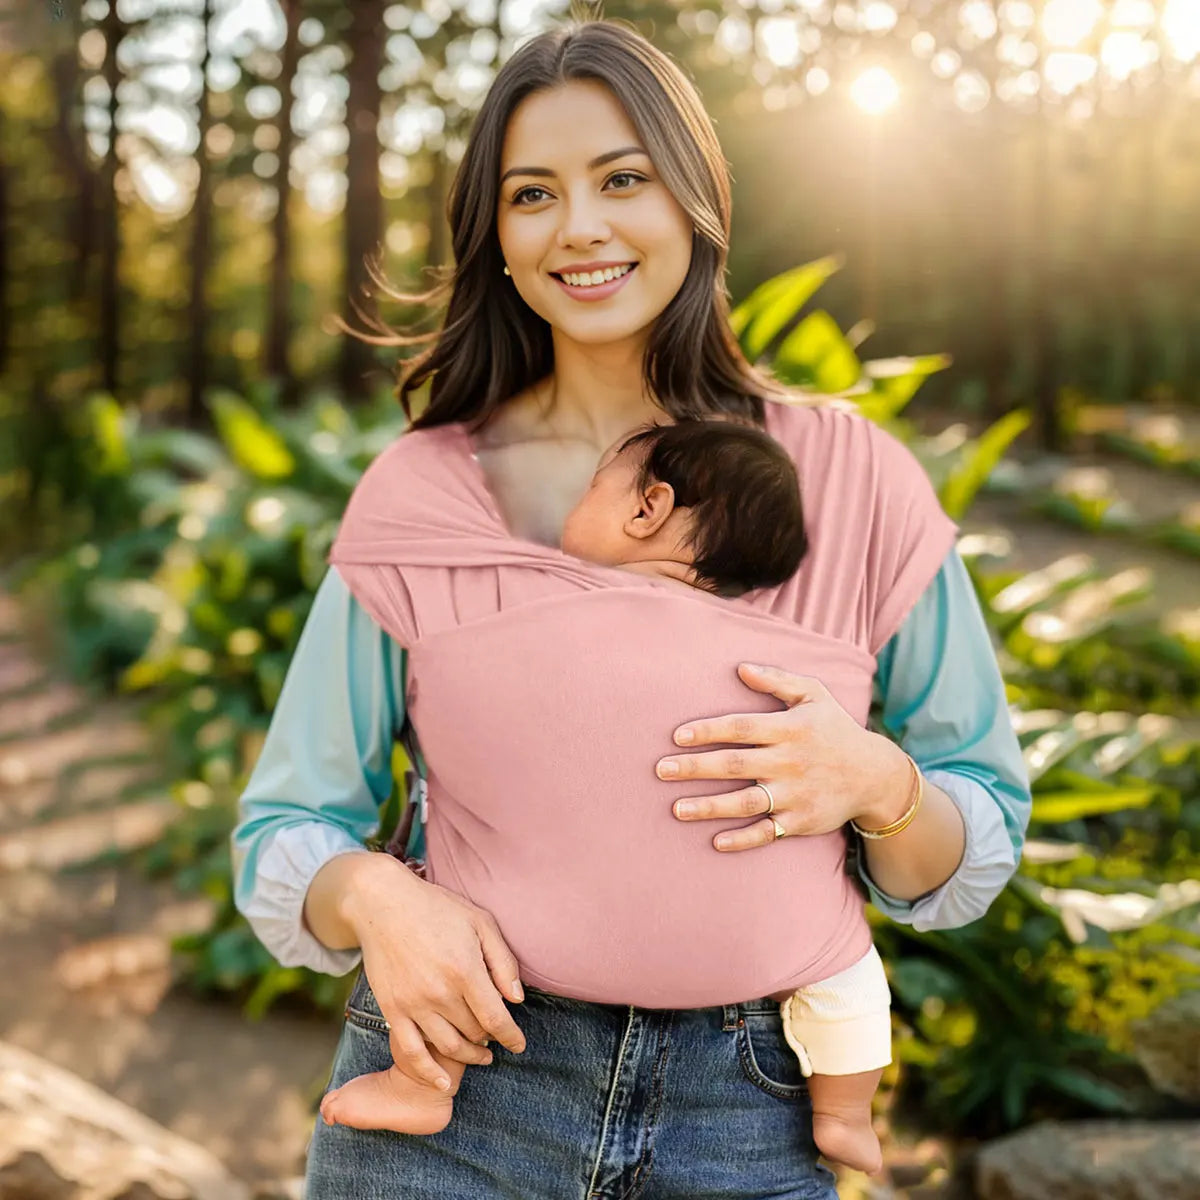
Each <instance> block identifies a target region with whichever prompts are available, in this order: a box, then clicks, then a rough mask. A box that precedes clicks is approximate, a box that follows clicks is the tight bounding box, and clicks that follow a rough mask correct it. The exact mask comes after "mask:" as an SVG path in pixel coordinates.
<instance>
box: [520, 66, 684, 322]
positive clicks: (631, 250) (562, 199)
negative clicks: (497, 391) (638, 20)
mask: <svg viewBox="0 0 1200 1200" xmlns="http://www.w3.org/2000/svg"><path fill="white" fill-rule="evenodd" d="M500 176H501V179H500V197H499V208H498V212H497V217H496V228H497V234H498V235H499V238H500V249H501V251H502V253H503V255H504V261H505V262H506V264H507V265H508V268H509V270H510V271H511V272H512V280H511V284H510V282H509V280H508V279H505V280H504V281H503V286H505V287H508V286H514V287H516V289H517V291H518V292H519V293H520V295H521V298H522V299H523V300H524V301H525V303H526V304H528V305H529V307H530V308H531V309H533V311H534V312H536V313H537V314H538V316H540V317H541V318H542V319H543V320H545V321H547V322H548V323H549V324H550V325H551V326H552V327H553V328H554V330H555V331H556V333H561V334H563V335H565V336H567V337H569V338H571V339H572V340H574V341H577V342H580V343H583V344H591V345H597V344H605V343H609V342H616V341H620V340H624V339H627V338H631V337H635V336H637V335H639V334H644V333H645V332H648V329H649V327H650V326H651V325H652V324H653V322H654V320H655V319H656V318H657V317H658V315H659V314H660V313H661V312H662V311H663V309H664V308H666V306H667V304H668V303H670V301H671V299H672V298H673V297H674V296H675V294H676V292H678V291H679V288H680V286H681V285H682V283H683V280H684V278H685V276H686V275H687V271H688V266H689V264H690V262H691V257H692V222H691V218H690V217H689V216H688V214H687V212H686V210H685V209H684V208H683V207H682V205H680V203H679V202H678V201H677V200H676V199H675V197H674V196H673V195H672V194H671V193H670V192H669V191H668V190H667V186H666V184H665V183H663V181H662V179H661V178H660V177H659V175H658V172H657V171H656V170H655V167H654V164H653V163H652V162H651V161H650V156H649V154H647V152H646V149H645V147H643V146H641V145H640V139H639V137H638V135H637V133H636V132H635V130H634V128H633V125H632V123H631V122H630V120H629V117H628V116H627V115H626V113H625V110H624V109H623V108H622V107H621V105H620V103H619V102H618V101H617V99H616V97H615V96H614V95H613V94H612V92H611V91H609V89H608V88H607V87H605V86H604V85H603V84H601V83H597V82H593V81H590V80H577V81H573V82H571V83H567V84H563V85H562V86H561V87H556V88H553V89H551V90H549V91H544V92H537V93H535V94H533V95H531V96H528V97H526V99H525V100H524V101H522V103H521V104H520V105H518V106H517V108H516V109H515V110H514V112H513V114H512V117H511V118H510V120H509V123H508V128H507V130H506V131H505V136H504V147H503V151H502V154H501V161H500ZM630 265H633V269H632V270H629V271H627V273H626V274H625V275H624V277H623V278H614V279H612V281H611V282H604V283H601V284H598V285H593V286H591V287H589V286H587V282H590V280H592V279H595V278H597V276H595V275H594V274H593V273H592V272H593V271H596V270H599V271H604V272H605V275H606V276H611V275H613V269H615V270H616V273H617V274H618V275H619V274H620V273H621V272H622V271H626V270H627V268H628V267H629V266H630ZM564 274H566V275H567V276H568V277H569V278H567V279H564V278H563V275H564ZM579 275H585V276H586V279H580V278H579ZM497 286H500V283H499V281H498V284H497Z"/></svg>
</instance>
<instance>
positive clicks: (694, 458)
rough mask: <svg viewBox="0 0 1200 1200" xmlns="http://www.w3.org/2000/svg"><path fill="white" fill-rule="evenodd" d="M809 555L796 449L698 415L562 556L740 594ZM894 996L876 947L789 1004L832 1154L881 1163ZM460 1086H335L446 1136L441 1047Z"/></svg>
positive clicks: (347, 1115) (620, 483)
mask: <svg viewBox="0 0 1200 1200" xmlns="http://www.w3.org/2000/svg"><path fill="white" fill-rule="evenodd" d="M806 549H807V540H806V536H805V532H804V519H803V510H802V507H801V502H800V487H799V481H798V480H797V478H796V471H795V467H794V466H793V464H792V460H791V458H790V457H789V456H788V454H787V452H786V451H785V450H784V449H783V447H782V446H780V445H779V443H778V442H776V441H775V439H774V438H772V437H771V436H770V435H768V434H766V433H764V432H763V431H761V430H759V429H757V428H755V427H752V426H748V425H741V424H737V423H733V422H729V421H718V420H687V421H682V422H678V423H676V424H674V425H651V426H648V427H646V428H644V429H641V430H639V431H637V432H635V433H633V434H631V435H626V436H624V437H622V438H620V439H618V441H617V442H615V443H614V444H613V445H612V446H610V447H609V448H608V449H607V450H606V451H605V452H604V454H603V455H602V456H601V458H600V461H599V464H598V465H597V468H596V473H595V475H594V476H593V477H592V481H591V484H590V485H589V487H588V490H587V492H586V493H585V494H584V496H583V498H582V499H581V500H580V501H579V503H578V504H577V505H576V506H575V507H574V508H573V509H572V510H571V512H570V513H569V514H568V516H567V519H566V523H565V525H564V527H563V533H562V551H563V553H564V554H570V555H573V556H574V557H576V558H580V559H586V560H588V561H591V562H596V563H602V564H604V565H607V566H614V567H621V568H623V569H626V570H630V571H640V572H643V573H646V574H652V575H656V576H659V577H662V578H665V579H672V580H677V581H678V582H679V586H680V587H691V588H702V589H704V590H706V591H709V592H712V593H713V594H715V595H719V596H726V597H732V596H738V595H741V594H742V593H743V592H747V591H750V590H752V589H754V588H761V587H772V586H775V585H777V584H780V583H783V582H784V581H786V580H787V579H789V578H790V577H791V576H792V574H793V573H794V572H795V570H796V568H797V567H798V566H799V564H800V561H801V559H802V558H803V557H804V553H805V551H806ZM890 1003H891V997H890V994H889V992H888V985H887V978H886V976H885V974H884V970H883V963H882V961H881V960H880V958H879V954H878V952H877V951H876V950H875V948H874V947H872V948H871V949H870V950H869V951H868V952H867V954H866V955H864V956H863V958H861V959H860V960H859V961H858V962H856V963H854V964H853V965H852V966H850V967H849V968H847V969H846V970H844V971H842V972H840V973H838V974H837V975H834V976H832V977H831V978H829V979H824V980H821V981H819V982H817V983H813V984H810V985H807V986H805V987H802V988H800V989H798V990H797V991H796V992H794V993H793V994H792V995H791V996H789V997H788V998H787V999H786V1000H785V1001H784V1002H783V1004H782V1006H781V1008H782V1015H783V1026H784V1034H785V1036H786V1038H787V1040H788V1044H789V1045H790V1046H791V1047H792V1048H793V1050H795V1051H796V1054H797V1056H798V1058H799V1060H800V1068H801V1071H802V1072H803V1074H804V1075H805V1076H807V1077H808V1086H809V1095H810V1097H811V1100H812V1107H813V1135H814V1137H815V1139H816V1143H817V1146H818V1147H819V1148H820V1150H821V1152H822V1153H823V1154H824V1155H825V1156H826V1158H829V1159H832V1160H834V1161H837V1162H841V1163H844V1164H846V1165H847V1166H851V1167H855V1168H857V1169H859V1170H863V1171H867V1172H874V1171H878V1170H879V1169H880V1168H881V1167H882V1162H883V1160H882V1153H881V1150H880V1146H879V1139H878V1138H877V1137H876V1136H875V1132H874V1130H873V1129H872V1127H871V1099H872V1097H873V1096H874V1094H875V1089H876V1088H877V1087H878V1085H879V1080H880V1077H881V1075H882V1073H883V1071H882V1068H883V1067H884V1066H886V1065H887V1064H888V1063H889V1062H891V1022H890V1017H889V1007H890ZM430 1053H431V1054H432V1056H433V1058H434V1059H435V1061H436V1062H437V1063H438V1065H439V1066H440V1067H441V1068H442V1069H443V1070H444V1071H445V1072H446V1074H447V1075H448V1076H449V1077H450V1080H451V1087H450V1090H449V1091H447V1092H442V1091H439V1090H438V1089H437V1088H436V1087H434V1086H433V1085H431V1084H428V1083H425V1082H424V1081H418V1080H415V1079H412V1078H410V1077H409V1076H408V1075H406V1074H405V1073H404V1071H403V1070H402V1069H401V1068H400V1067H398V1066H396V1065H393V1066H392V1067H391V1068H389V1069H388V1070H386V1071H379V1072H376V1073H374V1074H370V1075H362V1076H360V1077H359V1078H357V1079H352V1080H351V1081H350V1082H349V1083H346V1084H344V1085H343V1086H342V1087H340V1088H337V1089H335V1090H334V1091H331V1092H329V1093H328V1094H327V1095H326V1096H325V1098H324V1099H323V1100H322V1102H321V1115H322V1117H323V1118H324V1119H325V1121H326V1122H327V1123H328V1124H330V1125H336V1124H342V1125H350V1126H353V1127H355V1128H358V1129H391V1130H395V1131H397V1132H400V1133H425V1134H428V1133H437V1132H438V1131H439V1130H442V1129H444V1128H445V1127H446V1125H447V1124H448V1123H449V1121H450V1116H451V1111H452V1108H453V1100H452V1098H451V1097H452V1096H453V1095H454V1094H455V1093H456V1092H457V1090H458V1087H459V1082H460V1081H461V1079H462V1076H463V1072H464V1070H465V1065H464V1064H463V1063H459V1062H455V1061H454V1060H453V1059H449V1058H446V1057H445V1056H444V1055H442V1054H440V1053H439V1052H438V1051H437V1050H435V1049H434V1048H433V1047H430Z"/></svg>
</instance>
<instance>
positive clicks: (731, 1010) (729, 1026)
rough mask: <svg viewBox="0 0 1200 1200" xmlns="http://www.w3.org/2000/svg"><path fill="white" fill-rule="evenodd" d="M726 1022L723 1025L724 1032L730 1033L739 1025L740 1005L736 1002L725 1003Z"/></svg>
mask: <svg viewBox="0 0 1200 1200" xmlns="http://www.w3.org/2000/svg"><path fill="white" fill-rule="evenodd" d="M721 1007H722V1008H723V1009H724V1014H723V1015H724V1018H725V1023H724V1024H723V1025H722V1026H721V1030H722V1032H723V1033H729V1032H730V1031H731V1030H733V1029H736V1028H737V1027H738V1006H737V1005H736V1004H723V1005H722V1006H721Z"/></svg>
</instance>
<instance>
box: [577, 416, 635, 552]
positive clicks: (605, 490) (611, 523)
mask: <svg viewBox="0 0 1200 1200" xmlns="http://www.w3.org/2000/svg"><path fill="white" fill-rule="evenodd" d="M625 436H628V435H625ZM624 440H625V437H620V438H618V439H617V440H616V441H615V442H613V444H612V445H611V446H609V447H608V449H607V450H605V451H604V453H603V454H602V455H601V456H600V461H599V462H598V463H597V464H596V473H595V474H594V475H593V476H592V482H591V483H590V484H589V486H588V490H587V491H586V492H584V494H583V497H582V499H580V501H579V503H578V504H576V505H575V507H574V508H573V509H571V511H570V512H569V513H568V514H567V520H566V523H565V524H564V525H563V532H562V551H563V553H564V554H571V555H574V556H575V557H576V558H582V559H586V560H587V561H589V562H595V563H603V564H605V565H608V566H614V565H618V564H620V563H623V562H625V561H626V558H627V557H628V556H629V554H630V551H631V550H634V549H636V542H635V540H634V539H631V538H630V537H629V536H628V535H627V534H626V533H625V532H624V525H625V522H626V521H628V520H630V519H631V518H633V517H636V516H637V514H638V512H639V511H640V509H641V504H640V498H639V496H638V494H637V489H636V487H635V483H636V480H637V474H638V467H639V462H638V453H637V451H636V449H631V450H629V451H627V452H626V453H625V454H617V448H618V447H619V446H620V445H621V443H622V442H623V441H624Z"/></svg>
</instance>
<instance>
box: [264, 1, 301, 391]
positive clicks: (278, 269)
mask: <svg viewBox="0 0 1200 1200" xmlns="http://www.w3.org/2000/svg"><path fill="white" fill-rule="evenodd" d="M283 14H284V19H285V21H286V22H287V34H286V37H285V38H284V43H283V52H282V58H281V67H280V73H279V99H280V103H279V117H278V121H277V125H276V128H277V129H278V131H279V143H278V145H277V146H276V148H275V152H276V157H277V158H278V159H279V168H278V170H277V172H276V175H275V197H276V203H275V216H274V218H273V220H272V234H273V238H274V242H275V252H274V257H273V258H272V260H271V283H270V302H269V309H268V317H267V322H268V324H267V345H266V357H265V360H264V364H263V365H264V367H265V369H266V372H267V375H268V376H270V377H272V378H274V379H276V380H278V381H279V385H280V390H281V395H282V397H283V400H284V401H285V403H290V402H291V401H292V400H293V399H294V398H295V380H294V379H293V378H292V371H291V366H290V363H289V361H288V341H289V339H290V336H291V329H292V322H291V285H292V272H291V254H292V225H291V219H290V213H289V211H288V202H289V200H290V199H291V194H292V193H291V187H290V185H289V183H288V174H289V170H290V168H291V162H292V145H293V142H294V140H295V139H294V135H293V133H292V100H293V97H292V81H293V80H294V79H295V76H296V64H297V63H298V62H299V59H300V37H299V31H300V0H283Z"/></svg>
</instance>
